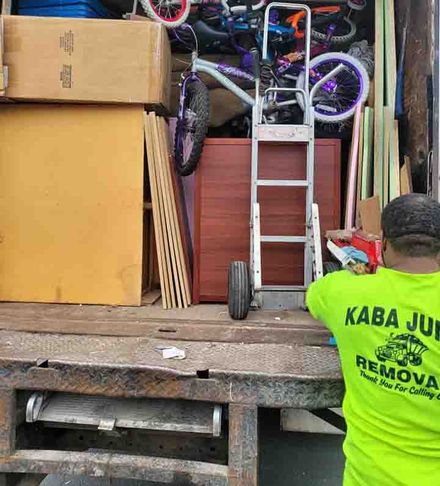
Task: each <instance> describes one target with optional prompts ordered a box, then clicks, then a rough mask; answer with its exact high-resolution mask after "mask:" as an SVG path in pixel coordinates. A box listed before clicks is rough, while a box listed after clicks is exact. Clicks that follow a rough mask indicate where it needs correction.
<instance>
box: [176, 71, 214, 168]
mask: <svg viewBox="0 0 440 486" xmlns="http://www.w3.org/2000/svg"><path fill="white" fill-rule="evenodd" d="M190 115H191V116H192V120H189V116H190ZM208 126H209V92H208V88H207V87H206V86H205V85H204V84H203V83H202V82H201V81H198V80H197V81H193V82H191V83H190V84H189V85H188V86H187V92H186V97H185V107H184V110H183V118H182V119H179V118H178V119H177V125H176V133H175V142H174V162H175V167H176V172H177V173H178V174H179V175H181V176H188V175H190V174H192V173H193V172H194V171H195V170H196V168H197V166H198V164H199V160H200V156H201V155H202V150H203V144H204V142H205V137H206V133H207V131H208ZM190 132H191V133H192V134H193V136H192V140H190V142H191V143H192V147H191V148H190V151H189V153H186V152H185V148H186V147H185V143H186V142H187V140H186V136H187V135H188V134H189V133H190Z"/></svg>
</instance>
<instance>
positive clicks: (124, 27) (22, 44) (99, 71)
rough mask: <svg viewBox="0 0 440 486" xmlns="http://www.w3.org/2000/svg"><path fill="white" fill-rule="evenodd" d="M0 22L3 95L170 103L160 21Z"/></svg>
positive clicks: (164, 106)
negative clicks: (3, 67)
mask: <svg viewBox="0 0 440 486" xmlns="http://www.w3.org/2000/svg"><path fill="white" fill-rule="evenodd" d="M1 22H2V24H3V25H2V29H1V30H0V32H1V31H3V43H2V44H3V64H4V65H5V66H6V67H7V80H6V82H7V87H6V91H5V96H6V97H9V98H12V99H17V100H44V101H67V102H97V103H144V104H146V105H148V106H149V107H150V108H155V109H158V110H159V111H166V110H167V109H168V108H169V92H170V72H171V55H170V46H169V40H168V36H167V33H166V29H165V28H164V27H163V26H162V25H160V24H158V23H155V22H148V21H145V22H134V21H127V20H103V19H73V18H50V17H24V16H18V15H17V16H3V17H1ZM0 58H1V56H0Z"/></svg>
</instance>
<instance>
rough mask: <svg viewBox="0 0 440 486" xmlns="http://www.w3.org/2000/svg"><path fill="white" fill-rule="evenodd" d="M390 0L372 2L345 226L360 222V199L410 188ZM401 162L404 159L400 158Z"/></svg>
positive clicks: (382, 200)
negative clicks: (370, 50) (371, 44)
mask: <svg viewBox="0 0 440 486" xmlns="http://www.w3.org/2000/svg"><path fill="white" fill-rule="evenodd" d="M394 4H395V0H376V2H375V25H374V26H375V49H374V57H375V71H374V80H373V83H372V89H371V93H370V94H371V96H370V98H369V100H368V103H367V106H365V107H359V109H358V110H357V111H356V114H355V117H354V123H353V138H352V146H351V150H350V158H349V165H348V177H347V193H346V195H347V196H346V207H345V228H346V229H350V228H353V227H354V226H357V225H359V224H360V221H359V207H360V203H361V201H363V200H365V199H368V198H371V197H373V196H374V197H377V198H378V199H379V204H380V208H381V209H383V207H384V206H386V204H388V202H390V201H391V200H393V199H395V198H396V197H398V196H400V195H401V194H404V193H407V192H411V191H412V187H411V172H410V164H409V160H405V163H403V165H402V167H400V165H401V164H400V162H401V161H400V154H399V123H398V121H397V120H396V117H395V106H396V85H397V60H396V58H397V56H396V34H395V5H394ZM402 162H403V160H402Z"/></svg>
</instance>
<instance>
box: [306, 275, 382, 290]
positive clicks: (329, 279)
mask: <svg viewBox="0 0 440 486" xmlns="http://www.w3.org/2000/svg"><path fill="white" fill-rule="evenodd" d="M376 281H378V275H377V274H365V275H356V274H354V273H352V272H350V271H348V270H340V271H339V272H332V273H329V274H327V275H326V276H325V277H322V278H320V279H319V280H317V281H316V282H314V283H313V284H312V286H314V287H315V288H316V289H319V290H321V289H322V290H324V289H326V290H327V291H331V290H336V291H341V290H344V289H345V288H347V289H348V288H350V289H351V288H353V287H362V286H364V285H371V284H372V283H374V282H376Z"/></svg>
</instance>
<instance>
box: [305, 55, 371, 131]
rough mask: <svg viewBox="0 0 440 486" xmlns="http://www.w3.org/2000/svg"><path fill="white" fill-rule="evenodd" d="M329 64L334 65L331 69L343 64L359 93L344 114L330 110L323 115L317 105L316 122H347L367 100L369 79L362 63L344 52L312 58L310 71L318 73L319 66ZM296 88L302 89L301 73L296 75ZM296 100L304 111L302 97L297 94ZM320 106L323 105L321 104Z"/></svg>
mask: <svg viewBox="0 0 440 486" xmlns="http://www.w3.org/2000/svg"><path fill="white" fill-rule="evenodd" d="M331 63H333V64H334V66H333V67H336V66H337V65H338V64H340V63H342V64H344V65H345V66H346V67H347V68H348V69H349V71H350V72H351V73H354V76H355V78H356V79H357V81H358V83H359V90H358V91H359V92H358V94H357V98H356V100H354V101H353V103H352V104H351V106H350V107H349V108H347V109H346V110H345V111H344V112H342V113H339V112H334V113H332V112H331V110H330V109H329V110H325V113H323V112H322V111H320V110H319V108H318V106H319V104H318V105H317V106H316V107H315V120H316V121H319V122H323V123H340V122H342V121H344V120H349V119H350V118H352V117H353V115H354V112H355V110H356V107H357V105H358V104H359V103H362V104H363V103H365V101H366V100H367V98H368V92H369V87H370V79H369V77H368V73H367V71H366V69H365V67H364V66H363V65H362V63H361V62H360V61H358V60H357V59H356V58H354V57H353V56H349V55H348V54H345V53H344V52H327V53H325V54H321V55H320V56H317V57H315V58H313V59H312V60H311V61H310V70H311V71H318V72H319V66H324V65H325V64H329V65H330V66H331ZM337 76H339V75H337ZM296 87H297V88H304V73H303V72H302V73H300V74H299V75H298V79H297V81H296ZM318 92H319V91H318ZM296 98H297V100H298V104H299V106H300V107H301V109H302V110H303V111H304V100H303V99H302V96H300V95H299V94H297V96H296ZM321 105H323V103H322V102H321ZM323 111H324V110H323Z"/></svg>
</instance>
